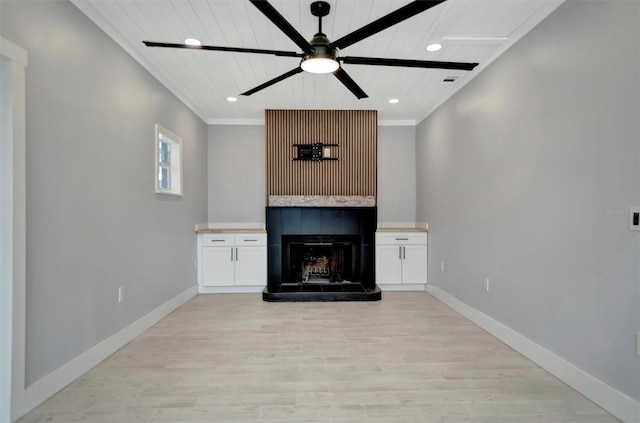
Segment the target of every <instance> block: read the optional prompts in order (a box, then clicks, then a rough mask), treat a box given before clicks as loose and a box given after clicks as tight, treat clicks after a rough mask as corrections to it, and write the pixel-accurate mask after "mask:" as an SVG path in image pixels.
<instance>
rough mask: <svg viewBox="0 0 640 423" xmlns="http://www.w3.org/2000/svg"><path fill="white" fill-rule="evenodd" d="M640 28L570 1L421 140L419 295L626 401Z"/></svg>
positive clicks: (618, 5)
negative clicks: (426, 291) (423, 289)
mask: <svg viewBox="0 0 640 423" xmlns="http://www.w3.org/2000/svg"><path fill="white" fill-rule="evenodd" d="M639 16H640V11H639V4H638V2H630V1H568V2H567V3H565V4H564V5H563V6H561V7H560V8H559V9H558V10H557V11H556V12H555V13H553V14H552V15H551V16H550V17H549V18H547V19H546V20H545V21H544V22H542V24H541V25H540V26H539V27H537V28H535V29H534V30H533V31H532V32H531V33H529V34H528V35H527V36H526V37H525V38H524V39H522V40H521V41H519V42H518V43H517V44H516V45H515V46H514V47H512V48H511V49H510V50H509V51H507V53H506V54H505V55H504V56H502V57H501V58H500V59H498V60H497V61H496V62H494V63H493V64H492V65H491V66H490V67H489V68H487V69H486V70H485V71H484V72H483V73H482V74H481V75H479V76H478V77H477V78H476V79H474V81H473V82H471V83H470V84H469V85H467V86H466V87H465V88H464V89H463V90H461V91H460V92H459V93H458V94H457V95H456V96H455V97H454V98H452V99H451V100H450V101H448V102H447V103H445V104H444V105H443V106H442V107H441V108H440V109H438V110H437V111H436V112H435V113H434V114H433V115H431V116H430V117H429V118H427V119H426V120H425V121H423V122H421V123H420V125H419V127H418V128H417V162H418V164H417V218H418V220H425V221H428V222H429V228H430V234H429V260H430V263H429V264H430V266H429V282H430V283H431V284H434V285H436V286H438V287H440V288H442V289H443V290H445V291H447V292H449V293H451V294H453V295H454V296H456V297H457V298H459V299H460V300H462V301H464V302H466V303H468V304H469V305H471V306H473V307H475V308H476V309H479V310H481V311H483V312H484V313H486V314H488V315H490V316H492V317H493V318H495V319H497V320H498V321H500V322H502V323H504V324H505V325H507V326H509V327H511V328H512V329H514V330H516V331H517V332H519V333H521V334H523V335H524V336H526V337H528V338H529V339H531V340H533V341H535V342H536V343H538V344H540V345H542V346H543V347H545V348H547V349H549V350H551V351H553V352H554V353H556V354H558V355H559V356H561V357H563V358H565V359H566V360H568V361H570V362H571V363H574V364H575V365H577V366H578V367H580V368H582V369H584V370H585V371H587V372H588V373H590V374H592V375H593V376H595V377H597V378H598V379H600V380H602V381H604V382H605V383H607V384H609V385H611V386H613V387H614V388H616V389H618V390H620V391H621V392H624V393H625V394H627V395H629V396H631V397H633V398H635V399H640V368H639V362H638V358H637V357H636V356H635V333H636V332H638V331H640V314H639V313H640V311H639V310H640V308H639V307H638V304H640V295H639V281H640V264H639V262H640V260H639V257H640V233H638V232H631V231H629V220H628V215H627V214H626V211H627V210H628V207H630V206H634V205H636V206H637V205H640V142H639V140H640V129H639V128H640V127H639V125H638V116H640V105H639V102H640V88H639V78H638V75H640V64H639V62H640V58H639V53H640V31H639V19H638V17H639ZM441 261H444V262H445V263H446V268H445V270H446V271H445V273H441V272H440V262H441ZM485 275H486V276H488V277H490V280H491V285H490V286H491V290H490V292H489V293H486V292H484V291H483V288H482V278H483V276H485Z"/></svg>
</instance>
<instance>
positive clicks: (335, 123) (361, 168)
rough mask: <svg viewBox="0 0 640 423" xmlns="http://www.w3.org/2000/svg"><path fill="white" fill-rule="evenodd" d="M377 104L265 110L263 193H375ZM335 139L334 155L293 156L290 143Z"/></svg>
mask: <svg viewBox="0 0 640 423" xmlns="http://www.w3.org/2000/svg"><path fill="white" fill-rule="evenodd" d="M377 131H378V115H377V112H376V111H375V110H266V111H265V132H266V133H265V138H266V156H267V157H266V160H267V163H266V169H267V178H266V179H267V187H266V194H267V199H268V198H269V196H270V195H322V196H373V197H375V195H376V161H377V156H376V154H377V144H378V132H377ZM313 143H323V144H339V146H338V147H330V148H331V157H337V158H338V160H323V161H321V162H314V161H303V160H292V159H293V158H294V157H296V156H297V151H298V150H297V148H296V147H294V146H293V144H313Z"/></svg>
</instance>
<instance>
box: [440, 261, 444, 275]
mask: <svg viewBox="0 0 640 423" xmlns="http://www.w3.org/2000/svg"><path fill="white" fill-rule="evenodd" d="M440 271H441V272H442V273H444V261H441V262H440Z"/></svg>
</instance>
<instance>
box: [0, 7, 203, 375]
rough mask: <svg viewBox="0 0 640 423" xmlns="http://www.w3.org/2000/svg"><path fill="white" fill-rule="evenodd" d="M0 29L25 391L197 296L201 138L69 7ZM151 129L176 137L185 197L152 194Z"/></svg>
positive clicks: (156, 87) (19, 12)
mask: <svg viewBox="0 0 640 423" xmlns="http://www.w3.org/2000/svg"><path fill="white" fill-rule="evenodd" d="M0 27H1V31H2V36H3V37H5V38H7V39H8V40H10V41H12V42H14V43H16V44H17V45H19V46H20V47H22V48H24V49H26V50H27V51H28V53H29V66H28V67H27V74H26V78H27V82H26V90H27V93H26V94H27V98H26V101H27V109H26V121H27V127H26V132H27V139H26V149H27V151H26V154H27V316H26V320H27V322H26V323H27V327H26V331H27V333H26V336H27V345H26V347H27V357H26V372H27V384H31V383H33V382H34V381H36V380H38V379H40V378H42V377H43V376H45V375H46V374H48V373H49V372H51V371H52V370H54V369H56V368H57V367H59V366H60V365H62V364H64V363H66V362H68V361H69V360H71V359H73V358H74V357H76V356H78V355H79V354H80V353H82V352H84V351H86V350H87V349H89V348H91V347H92V346H94V345H96V344H97V343H99V342H100V341H102V340H104V339H105V338H107V337H109V336H110V335H112V334H114V333H115V332H117V331H118V330H120V329H122V328H123V327H125V326H127V325H128V324H130V323H132V322H133V321H135V320H137V319H138V318H140V317H142V316H143V315H145V314H147V313H148V312H150V311H151V310H153V309H154V308H156V307H157V306H159V305H161V304H163V303H164V302H166V301H167V300H169V299H171V298H173V297H174V296H176V295H177V294H179V293H181V292H183V291H184V290H185V289H187V288H188V287H191V286H193V285H195V283H196V271H195V270H196V269H195V267H194V260H195V256H196V252H195V236H194V225H195V224H196V223H198V222H202V221H203V220H205V219H206V207H207V204H206V195H207V191H206V184H207V181H206V176H205V175H206V165H207V163H206V149H207V144H206V137H207V135H206V133H207V126H206V124H205V123H204V122H202V120H200V119H199V118H198V117H197V116H195V115H194V114H193V113H192V112H191V111H190V110H189V109H187V108H186V107H185V106H184V105H183V104H182V103H181V102H180V101H179V100H178V99H177V98H175V97H174V96H173V95H171V94H170V93H169V92H168V90H167V89H165V88H164V87H163V86H162V85H161V84H160V83H159V82H158V81H156V80H155V79H154V78H152V77H151V76H150V75H149V74H148V73H147V72H146V71H145V70H144V69H143V68H142V67H141V66H140V65H138V64H137V63H136V62H135V61H134V60H133V59H132V58H131V57H130V56H128V55H127V54H126V53H125V52H124V51H123V50H122V49H120V48H119V47H118V46H117V45H116V44H115V43H114V42H113V41H112V40H111V39H110V38H109V37H107V35H105V34H104V33H103V32H102V31H100V30H99V29H98V28H97V27H96V26H95V25H94V24H93V23H92V22H91V21H90V20H89V19H88V18H87V17H86V16H85V15H83V14H82V13H81V12H80V11H79V10H78V9H77V8H76V7H75V6H73V5H72V4H71V3H69V2H67V1H55V2H51V1H18V2H14V1H3V2H2V21H1V25H0ZM156 123H159V124H161V125H163V126H164V127H165V128H167V129H169V130H171V131H173V132H175V133H176V134H178V135H180V136H182V137H183V152H184V164H183V165H184V197H180V198H178V197H170V196H163V195H158V194H155V193H154V172H155V170H154V154H155V149H154V148H155V147H154V125H155V124H156ZM119 286H124V288H125V298H126V300H125V302H123V303H122V304H118V302H117V298H118V296H117V291H118V287H119Z"/></svg>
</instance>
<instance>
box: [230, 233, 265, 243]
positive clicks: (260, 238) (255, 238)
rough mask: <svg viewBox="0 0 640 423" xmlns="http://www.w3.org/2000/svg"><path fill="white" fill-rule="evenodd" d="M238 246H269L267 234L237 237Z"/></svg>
mask: <svg viewBox="0 0 640 423" xmlns="http://www.w3.org/2000/svg"><path fill="white" fill-rule="evenodd" d="M236 245H238V246H240V245H260V246H262V245H267V234H242V235H236Z"/></svg>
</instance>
